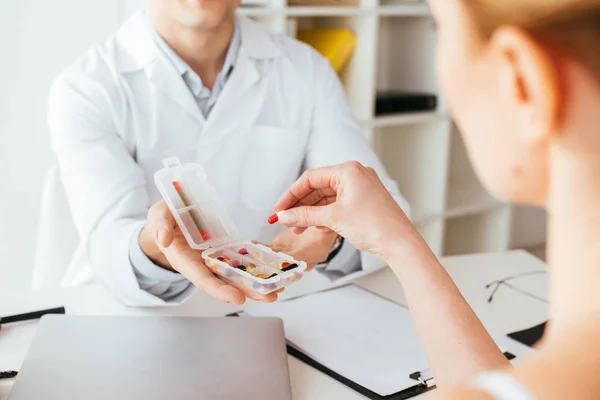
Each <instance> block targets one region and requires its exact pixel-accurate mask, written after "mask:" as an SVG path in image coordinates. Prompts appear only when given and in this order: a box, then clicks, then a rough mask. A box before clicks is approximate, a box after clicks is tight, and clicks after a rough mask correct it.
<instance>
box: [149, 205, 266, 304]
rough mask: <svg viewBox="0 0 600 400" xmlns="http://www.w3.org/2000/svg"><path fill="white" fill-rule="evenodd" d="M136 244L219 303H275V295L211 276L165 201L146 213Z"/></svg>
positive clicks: (200, 253) (199, 252) (152, 257)
mask: <svg viewBox="0 0 600 400" xmlns="http://www.w3.org/2000/svg"><path fill="white" fill-rule="evenodd" d="M139 243H140V247H141V248H142V251H143V252H144V253H145V254H146V255H147V256H148V258H150V259H151V260H152V261H153V262H154V263H155V264H157V265H159V266H161V267H163V268H165V269H170V270H174V271H177V272H179V273H180V274H182V275H183V276H185V277H186V278H187V279H188V280H189V281H190V282H192V283H193V284H194V286H196V287H197V288H198V289H200V290H202V291H203V292H205V293H207V294H209V295H211V296H213V297H215V298H217V299H219V300H221V301H225V302H229V303H233V304H243V303H244V302H245V301H246V298H250V299H253V300H257V301H263V302H268V303H271V302H273V301H275V300H277V292H276V293H271V294H268V295H262V294H259V293H256V292H254V291H252V290H250V289H248V288H246V287H243V286H237V285H235V284H234V283H232V282H230V281H228V280H227V279H225V278H222V277H218V276H216V275H214V274H213V273H212V272H211V271H210V270H209V269H208V267H207V266H206V265H205V264H204V260H203V258H202V252H201V251H199V250H195V249H192V248H191V247H190V246H189V245H188V243H187V241H186V240H185V236H184V235H183V233H182V232H181V230H180V229H179V227H178V226H177V223H176V222H175V219H174V218H173V216H172V215H171V212H170V210H169V208H168V207H167V205H166V204H165V202H164V201H161V202H159V203H157V204H155V205H154V206H153V207H152V208H150V210H149V211H148V222H147V223H146V226H145V227H144V229H142V232H141V233H140V239H139Z"/></svg>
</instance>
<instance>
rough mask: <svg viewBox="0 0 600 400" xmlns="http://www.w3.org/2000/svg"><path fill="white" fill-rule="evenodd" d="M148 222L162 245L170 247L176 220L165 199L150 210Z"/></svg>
mask: <svg viewBox="0 0 600 400" xmlns="http://www.w3.org/2000/svg"><path fill="white" fill-rule="evenodd" d="M147 224H148V225H149V228H150V230H151V232H152V234H153V235H154V237H155V238H156V240H157V242H158V245H159V246H160V247H162V248H165V247H169V246H170V245H171V243H173V238H174V233H175V232H174V228H175V224H176V222H175V218H173V215H172V214H171V211H170V210H169V207H168V206H167V204H166V203H165V202H164V201H163V200H161V201H159V202H158V203H156V204H155V205H153V206H152V207H151V208H150V210H148V222H147Z"/></svg>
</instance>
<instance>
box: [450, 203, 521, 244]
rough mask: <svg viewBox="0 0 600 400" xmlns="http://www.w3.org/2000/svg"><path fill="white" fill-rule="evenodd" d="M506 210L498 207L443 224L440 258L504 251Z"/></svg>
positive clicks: (507, 225) (507, 213)
mask: <svg viewBox="0 0 600 400" xmlns="http://www.w3.org/2000/svg"><path fill="white" fill-rule="evenodd" d="M509 231H510V209H509V206H504V207H501V208H499V209H497V210H494V211H491V212H483V213H480V214H474V215H470V216H466V217H459V218H452V219H449V220H447V221H446V232H445V240H444V255H447V256H451V255H459V254H470V253H486V252H498V251H504V250H506V249H507V247H508V238H509V235H510V232H509Z"/></svg>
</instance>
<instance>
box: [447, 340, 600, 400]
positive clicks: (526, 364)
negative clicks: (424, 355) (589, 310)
mask: <svg viewBox="0 0 600 400" xmlns="http://www.w3.org/2000/svg"><path fill="white" fill-rule="evenodd" d="M597 345H598V344H597V339H595V338H590V337H584V336H578V337H577V338H575V337H573V336H571V337H570V339H569V338H566V337H562V338H560V339H558V340H555V341H553V342H551V343H544V344H543V345H542V346H540V348H539V349H538V351H536V352H535V354H534V355H532V356H531V357H530V358H528V359H526V360H524V361H522V362H521V363H519V365H518V368H515V369H512V370H507V371H503V372H491V373H485V374H482V375H480V376H478V377H477V378H476V379H474V380H473V382H472V383H471V384H470V385H469V386H465V387H463V388H452V389H449V390H440V393H439V395H438V397H436V400H458V399H464V400H504V399H511V400H512V399H545V400H554V399H556V400H558V399H569V398H576V399H579V400H587V399H590V400H592V399H599V398H600V383H599V382H598V380H597V377H598V376H600V357H597V355H596V354H595V351H590V349H596V348H597ZM586 349H587V350H586Z"/></svg>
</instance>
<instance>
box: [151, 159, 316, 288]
mask: <svg viewBox="0 0 600 400" xmlns="http://www.w3.org/2000/svg"><path fill="white" fill-rule="evenodd" d="M163 164H164V166H165V168H163V169H161V170H160V171H158V172H157V173H156V174H155V175H154V180H155V183H156V186H157V187H158V190H159V191H160V194H161V196H162V197H163V199H164V200H165V202H166V204H167V206H168V207H169V210H170V211H171V213H172V214H173V217H174V218H175V221H176V222H177V225H178V226H179V228H180V229H181V231H182V233H183V235H184V236H185V238H186V240H187V242H188V244H189V245H190V247H191V248H193V249H197V250H204V252H203V253H202V257H203V258H204V259H205V260H206V265H207V266H208V267H209V268H210V269H211V270H212V271H213V273H215V274H217V275H220V276H223V277H225V278H227V279H229V280H230V281H232V282H234V283H236V284H238V285H243V286H245V287H248V288H250V289H252V290H254V291H256V292H258V293H261V294H268V293H271V292H274V291H276V290H279V289H281V288H283V287H285V286H288V285H289V284H291V283H293V282H295V281H296V280H298V279H300V277H301V276H302V275H301V273H302V272H303V271H304V270H306V263H305V262H302V261H296V260H294V259H293V258H292V257H290V256H288V255H286V254H283V253H276V252H274V251H272V250H271V249H270V248H268V247H266V246H262V245H259V244H254V243H252V242H250V241H239V240H236V235H237V229H236V227H235V224H234V223H233V221H232V220H231V219H230V218H229V215H228V213H227V210H226V208H225V206H224V204H223V202H222V201H221V199H220V198H219V195H218V194H217V192H216V191H215V189H214V188H213V186H212V184H211V183H210V181H209V180H208V177H207V176H206V173H205V172H204V169H203V168H202V166H200V165H198V164H185V165H182V164H181V163H180V162H179V159H177V158H169V159H166V160H164V161H163ZM240 249H245V250H246V251H247V252H248V254H240V253H239V251H240ZM282 263H287V264H288V265H286V267H290V266H291V269H289V270H287V271H282V270H281V269H280V266H281V264H282ZM294 264H295V265H297V266H296V267H294ZM248 265H250V266H251V268H247V266H248ZM240 266H243V267H244V268H235V267H240Z"/></svg>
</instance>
